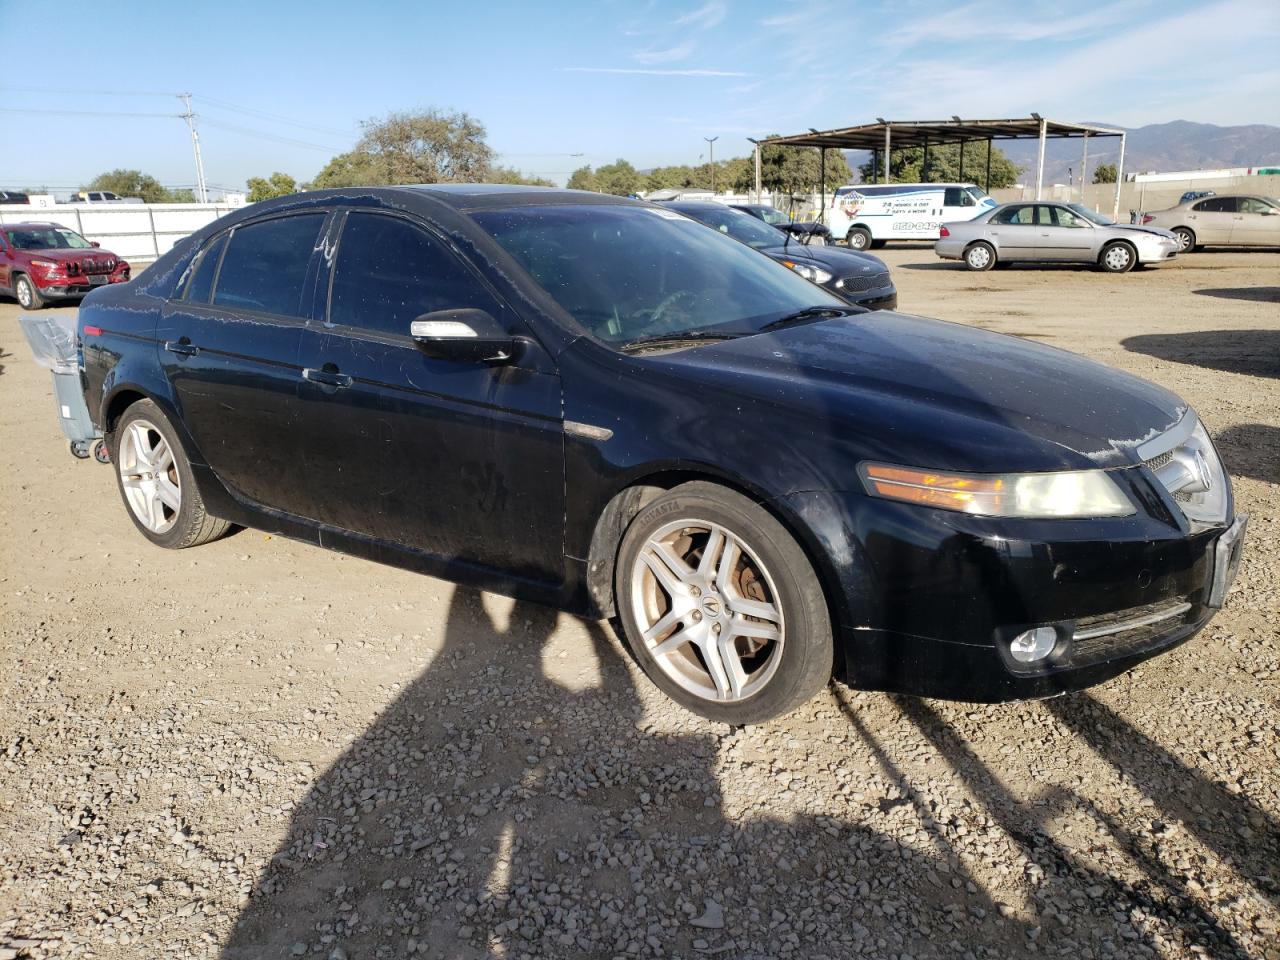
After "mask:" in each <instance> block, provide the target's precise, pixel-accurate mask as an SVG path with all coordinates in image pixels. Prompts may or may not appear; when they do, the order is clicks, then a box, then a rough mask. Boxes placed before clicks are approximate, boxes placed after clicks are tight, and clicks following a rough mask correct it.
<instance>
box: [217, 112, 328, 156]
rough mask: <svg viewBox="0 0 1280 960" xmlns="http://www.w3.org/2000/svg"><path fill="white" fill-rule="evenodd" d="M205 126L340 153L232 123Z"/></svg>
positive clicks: (314, 144) (219, 122) (321, 144)
mask: <svg viewBox="0 0 1280 960" xmlns="http://www.w3.org/2000/svg"><path fill="white" fill-rule="evenodd" d="M205 125H206V126H210V127H217V128H218V129H219V130H230V131H232V132H234V133H240V134H244V135H245V136H248V137H257V138H259V139H261V140H274V141H275V142H276V143H284V144H288V145H290V146H295V147H308V148H310V149H312V150H324V151H325V152H326V153H341V152H342V148H341V147H334V146H331V145H327V144H323V143H312V142H311V141H309V140H295V139H294V138H293V137H282V136H280V135H279V134H275V133H267V132H266V131H265V130H254V129H252V128H250V127H241V126H237V125H236V124H232V123H223V122H222V121H221V120H209V119H208V118H206V119H205Z"/></svg>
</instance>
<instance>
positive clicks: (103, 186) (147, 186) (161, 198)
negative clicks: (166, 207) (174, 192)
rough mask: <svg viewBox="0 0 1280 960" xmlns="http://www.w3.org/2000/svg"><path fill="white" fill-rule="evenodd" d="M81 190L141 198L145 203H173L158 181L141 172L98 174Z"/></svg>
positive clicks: (114, 171) (124, 171)
mask: <svg viewBox="0 0 1280 960" xmlns="http://www.w3.org/2000/svg"><path fill="white" fill-rule="evenodd" d="M81 189H82V190H110V191H111V192H112V193H115V194H118V195H120V196H122V197H141V198H142V199H143V200H145V201H146V202H147V203H171V202H173V201H172V199H171V197H170V194H169V191H168V190H166V189H165V188H164V187H163V186H161V185H160V181H159V180H157V179H156V178H155V177H153V176H151V175H150V174H148V173H143V172H142V171H141V170H111V171H109V172H107V173H100V174H98V175H97V176H96V177H94V178H93V179H92V180H90V181H89V185H88V186H87V187H81Z"/></svg>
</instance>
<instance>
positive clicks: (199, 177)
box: [178, 93, 209, 203]
mask: <svg viewBox="0 0 1280 960" xmlns="http://www.w3.org/2000/svg"><path fill="white" fill-rule="evenodd" d="M178 99H179V100H181V101H182V103H183V105H184V106H185V107H186V108H187V112H186V113H183V114H180V116H181V117H182V119H183V120H185V121H187V129H189V130H190V131H191V149H192V150H194V151H195V154H196V196H198V197H199V198H200V202H201V203H208V202H209V191H208V190H207V189H206V188H205V185H204V161H203V160H202V159H200V133H199V131H198V130H196V115H195V114H194V113H192V112H191V94H189V93H180V94H178Z"/></svg>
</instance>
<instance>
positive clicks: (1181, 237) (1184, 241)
mask: <svg viewBox="0 0 1280 960" xmlns="http://www.w3.org/2000/svg"><path fill="white" fill-rule="evenodd" d="M1173 235H1174V236H1175V237H1177V238H1178V252H1179V253H1192V252H1193V251H1194V250H1195V249H1196V233H1195V231H1194V230H1192V229H1191V228H1190V227H1175V228H1174V230H1173Z"/></svg>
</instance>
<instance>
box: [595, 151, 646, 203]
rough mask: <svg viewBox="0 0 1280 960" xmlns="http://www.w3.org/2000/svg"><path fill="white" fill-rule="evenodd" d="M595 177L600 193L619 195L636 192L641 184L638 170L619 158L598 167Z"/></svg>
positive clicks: (623, 195)
mask: <svg viewBox="0 0 1280 960" xmlns="http://www.w3.org/2000/svg"><path fill="white" fill-rule="evenodd" d="M595 179H596V189H597V190H598V191H599V192H600V193H612V194H615V195H617V196H619V197H625V196H627V195H629V194H632V193H636V192H638V191H639V190H640V188H641V185H642V181H641V179H640V173H639V171H637V170H636V168H635V167H633V166H632V165H631V164H630V163H628V162H627V161H626V160H623V159H621V158H619V159H617V160H615V161H614V162H613V163H606V164H605V165H604V166H602V167H599V168H598V169H597V170H596V173H595Z"/></svg>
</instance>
